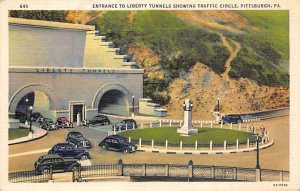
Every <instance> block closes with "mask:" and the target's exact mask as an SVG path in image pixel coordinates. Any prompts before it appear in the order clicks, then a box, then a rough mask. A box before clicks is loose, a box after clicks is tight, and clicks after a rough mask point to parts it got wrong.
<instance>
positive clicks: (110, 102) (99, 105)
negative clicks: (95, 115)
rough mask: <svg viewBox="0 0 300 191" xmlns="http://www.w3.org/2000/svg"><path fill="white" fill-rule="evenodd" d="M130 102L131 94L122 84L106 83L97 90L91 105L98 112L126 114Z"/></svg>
mask: <svg viewBox="0 0 300 191" xmlns="http://www.w3.org/2000/svg"><path fill="white" fill-rule="evenodd" d="M130 103H132V94H131V93H130V92H129V91H128V90H127V89H126V88H125V87H124V86H123V85H121V84H106V85H104V86H102V87H101V88H100V89H99V90H98V91H97V94H96V95H95V97H94V100H93V105H92V107H93V109H97V110H98V112H103V113H109V114H117V115H125V116H128V115H129V105H130Z"/></svg>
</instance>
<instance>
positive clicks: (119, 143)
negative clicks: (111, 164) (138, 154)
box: [99, 135, 137, 153]
mask: <svg viewBox="0 0 300 191" xmlns="http://www.w3.org/2000/svg"><path fill="white" fill-rule="evenodd" d="M99 147H101V148H102V149H104V150H115V151H122V152H124V153H131V152H134V151H136V149H137V145H135V144H133V143H129V142H126V141H125V138H124V137H122V136H119V135H111V136H108V137H106V138H105V139H104V140H103V141H101V142H100V143H99Z"/></svg>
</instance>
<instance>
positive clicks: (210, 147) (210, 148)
mask: <svg viewBox="0 0 300 191" xmlns="http://www.w3.org/2000/svg"><path fill="white" fill-rule="evenodd" d="M212 143H213V142H212V140H211V141H210V143H209V150H212V148H213V147H212Z"/></svg>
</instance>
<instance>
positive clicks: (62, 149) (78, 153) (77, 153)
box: [48, 143, 90, 160]
mask: <svg viewBox="0 0 300 191" xmlns="http://www.w3.org/2000/svg"><path fill="white" fill-rule="evenodd" d="M48 154H49V155H50V154H56V155H59V156H62V157H64V158H65V157H71V158H76V159H82V160H85V159H88V158H90V154H89V152H88V151H87V150H86V149H85V148H83V147H75V146H74V145H72V144H70V143H58V144H56V145H54V146H53V147H52V149H50V150H49V151H48Z"/></svg>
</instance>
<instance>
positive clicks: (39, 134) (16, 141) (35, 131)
mask: <svg viewBox="0 0 300 191" xmlns="http://www.w3.org/2000/svg"><path fill="white" fill-rule="evenodd" d="M20 127H22V128H28V129H29V125H25V124H21V123H20ZM31 128H32V130H33V133H29V135H28V136H26V137H21V138H18V139H13V140H9V141H8V145H13V144H19V143H24V142H28V141H33V140H36V139H39V138H41V137H44V136H46V135H47V134H48V131H46V130H44V129H41V128H39V127H36V126H31Z"/></svg>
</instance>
